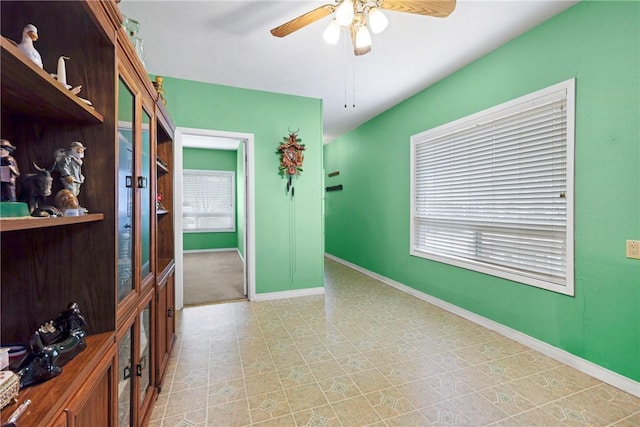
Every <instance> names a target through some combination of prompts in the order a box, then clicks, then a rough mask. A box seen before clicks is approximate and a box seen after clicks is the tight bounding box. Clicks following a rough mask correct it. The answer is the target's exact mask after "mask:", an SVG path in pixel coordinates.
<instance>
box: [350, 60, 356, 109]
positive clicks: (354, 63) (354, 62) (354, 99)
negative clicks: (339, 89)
mask: <svg viewBox="0 0 640 427" xmlns="http://www.w3.org/2000/svg"><path fill="white" fill-rule="evenodd" d="M351 78H352V79H353V81H352V82H351V84H352V85H353V86H352V87H351V89H352V90H353V100H352V101H353V108H356V61H355V60H354V61H353V68H352V69H351Z"/></svg>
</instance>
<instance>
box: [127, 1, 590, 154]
mask: <svg viewBox="0 0 640 427" xmlns="http://www.w3.org/2000/svg"><path fill="white" fill-rule="evenodd" d="M577 2H578V0H529V1H526V0H495V1H481V0H458V3H457V6H456V9H455V10H454V12H453V13H452V14H451V15H450V16H449V17H447V18H432V17H426V16H420V15H412V14H406V13H399V12H390V11H385V14H386V15H387V17H388V18H389V26H388V28H387V29H386V30H385V31H384V32H383V33H381V34H374V35H372V39H373V46H372V50H371V52H370V53H369V54H367V55H364V56H360V57H355V56H354V55H353V52H352V47H351V45H350V43H351V42H350V40H346V39H347V38H346V37H344V35H345V34H344V33H345V32H344V31H343V34H342V37H341V41H340V42H339V43H338V45H336V46H332V45H329V44H327V43H326V42H325V41H324V40H323V38H322V33H323V31H324V29H325V28H326V26H327V25H328V24H329V22H330V20H331V17H326V18H323V19H321V20H319V21H317V22H315V23H313V24H311V25H309V26H307V27H305V28H303V29H301V30H299V31H296V32H294V33H292V34H290V35H289V36H287V37H284V38H277V37H273V36H272V35H271V33H270V32H269V31H270V29H271V28H274V27H276V26H278V25H280V24H282V23H284V22H286V21H288V20H290V19H292V18H295V17H296V16H298V15H301V14H303V13H305V12H307V11H309V10H311V9H313V8H316V7H318V6H320V5H322V4H325V3H332V2H331V0H322V1H317V0H316V1H314V0H307V1H301V0H288V1H266V0H260V1H243V0H235V1H219V0H207V1H202V0H200V1H194V0H173V1H157V0H156V1H150V0H122V1H121V3H119V7H120V10H121V12H122V13H123V14H124V15H126V16H128V17H131V18H133V19H136V20H137V21H138V22H140V26H141V28H140V33H139V36H140V37H141V38H142V39H143V40H144V52H145V56H146V61H145V62H146V66H147V70H148V71H149V73H150V74H154V75H155V74H157V75H163V76H170V77H178V78H183V79H188V80H196V81H201V82H209V83H216V84H221V85H228V86H235V87H241V88H248V89H257V90H264V91H269V92H278V93H285V94H291V95H299V96H306V97H313V98H320V99H322V101H323V122H324V141H325V142H328V141H331V140H333V139H335V138H336V137H337V136H339V135H341V134H343V133H345V132H348V131H350V130H352V129H354V128H356V127H357V126H359V125H360V124H362V123H364V122H366V121H367V120H369V119H371V118H373V117H375V116H376V115H378V114H380V113H382V112H383V111H385V110H387V109H388V108H390V107H392V106H393V105H396V104H398V103H399V102H401V101H403V100H404V99H407V98H409V97H410V96H412V95H414V94H415V93H417V92H419V91H421V90H423V89H424V88H426V87H428V86H430V85H432V84H433V83H435V82H437V81H438V80H440V79H442V78H444V77H446V76H447V75H449V74H451V73H453V72H455V71H456V70H458V69H460V68H462V67H464V66H465V65H466V64H469V63H470V62H472V61H474V60H475V59H477V58H479V57H481V56H483V55H485V54H486V53H488V52H490V51H492V50H494V49H496V48H497V47H499V46H501V45H502V44H504V43H506V42H507V41H509V40H511V39H513V38H515V37H516V36H518V35H520V34H522V33H524V32H526V31H527V30H529V29H531V28H533V27H535V26H537V25H538V24H540V23H542V22H544V21H545V20H547V19H549V18H550V17H552V16H553V15H556V14H558V13H559V12H561V11H563V10H565V9H567V8H568V7H570V6H572V5H573V4H575V3H577ZM343 41H347V42H348V44H345V43H343ZM345 100H346V105H347V107H346V108H345ZM354 103H355V107H354V106H353V105H354Z"/></svg>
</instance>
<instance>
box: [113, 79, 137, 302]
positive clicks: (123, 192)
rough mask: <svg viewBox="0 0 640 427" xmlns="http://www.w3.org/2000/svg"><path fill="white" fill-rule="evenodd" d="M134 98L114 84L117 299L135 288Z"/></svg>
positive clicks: (123, 85)
mask: <svg viewBox="0 0 640 427" xmlns="http://www.w3.org/2000/svg"><path fill="white" fill-rule="evenodd" d="M134 116H135V103H134V97H133V94H132V93H131V91H130V90H129V88H128V87H127V85H126V84H125V82H124V81H123V80H122V79H119V84H118V220H117V223H118V302H120V301H122V300H123V299H124V298H125V297H126V296H127V295H129V293H131V292H132V291H133V290H134V289H135V282H134V275H133V259H134V253H133V242H134V240H135V237H134V213H133V199H134V190H135V186H134V182H133V179H134V176H133V173H134V160H133V155H134V152H133V150H134V138H133V123H134Z"/></svg>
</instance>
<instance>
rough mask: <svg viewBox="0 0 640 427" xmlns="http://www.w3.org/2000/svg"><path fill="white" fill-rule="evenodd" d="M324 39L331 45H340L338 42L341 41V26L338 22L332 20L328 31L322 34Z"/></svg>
mask: <svg viewBox="0 0 640 427" xmlns="http://www.w3.org/2000/svg"><path fill="white" fill-rule="evenodd" d="M322 38H323V39H324V40H325V41H326V42H327V43H329V44H338V40H340V24H338V21H336V20H335V19H332V20H331V22H330V23H329V26H328V27H327V29H326V30H324V33H322Z"/></svg>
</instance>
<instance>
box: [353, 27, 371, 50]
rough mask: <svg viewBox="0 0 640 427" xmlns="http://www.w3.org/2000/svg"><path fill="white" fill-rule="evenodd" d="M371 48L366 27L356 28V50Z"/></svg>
mask: <svg viewBox="0 0 640 427" xmlns="http://www.w3.org/2000/svg"><path fill="white" fill-rule="evenodd" d="M369 46H371V34H369V30H368V29H367V26H366V25H362V26H360V27H358V30H357V31H356V49H362V48H366V47H369Z"/></svg>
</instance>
